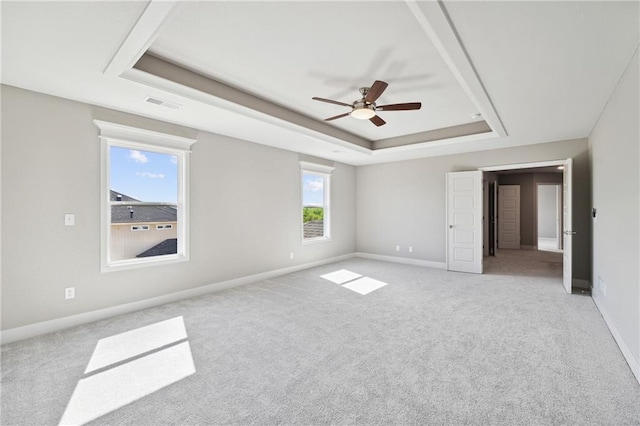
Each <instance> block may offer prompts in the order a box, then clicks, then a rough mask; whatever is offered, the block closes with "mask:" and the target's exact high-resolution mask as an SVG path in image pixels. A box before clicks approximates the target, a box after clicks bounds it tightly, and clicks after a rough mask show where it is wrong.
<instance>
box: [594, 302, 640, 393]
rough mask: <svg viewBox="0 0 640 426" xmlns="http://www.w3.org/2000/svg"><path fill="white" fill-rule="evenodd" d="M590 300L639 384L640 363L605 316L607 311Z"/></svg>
mask: <svg viewBox="0 0 640 426" xmlns="http://www.w3.org/2000/svg"><path fill="white" fill-rule="evenodd" d="M591 300H593V302H594V303H595V304H596V307H597V308H598V311H600V314H601V315H602V318H604V322H605V324H607V327H609V331H610V332H611V334H612V335H613V338H614V340H615V341H616V343H617V344H618V347H619V348H620V351H622V356H624V359H625V360H627V363H628V364H629V368H631V372H632V373H633V375H634V376H636V380H637V381H638V383H640V362H638V360H637V359H635V358H634V357H633V354H632V353H631V350H629V347H628V346H627V344H626V343H625V341H624V339H623V338H622V335H621V334H620V332H619V331H618V329H617V328H616V326H615V324H614V323H613V321H612V320H611V317H609V315H608V314H607V311H606V310H605V309H604V308H603V307H602V305H600V303H599V302H598V299H596V298H595V297H593V296H592V297H591Z"/></svg>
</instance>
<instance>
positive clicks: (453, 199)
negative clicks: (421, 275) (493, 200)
mask: <svg viewBox="0 0 640 426" xmlns="http://www.w3.org/2000/svg"><path fill="white" fill-rule="evenodd" d="M447 269H448V270H449V271H458V272H473V273H476V274H481V273H482V172H481V171H473V172H452V173H447Z"/></svg>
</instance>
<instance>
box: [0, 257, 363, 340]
mask: <svg viewBox="0 0 640 426" xmlns="http://www.w3.org/2000/svg"><path fill="white" fill-rule="evenodd" d="M353 257H355V253H349V254H345V255H342V256H336V257H331V258H328V259H323V260H318V261H315V262H309V263H304V264H300V265H295V266H289V267H286V268H282V269H276V270H273V271H267V272H261V273H259V274H255V275H249V276H246V277H240V278H234V279H232V280H228V281H220V282H217V283H213V284H208V285H204V286H202V287H196V288H191V289H189V290H183V291H178V292H176V293H171V294H164V295H162V296H157V297H152V298H150V299H144V300H139V301H136V302H131V303H125V304H123V305H118V306H112V307H109V308H104V309H99V310H97V311H91V312H85V313H82V314H77V315H70V316H67V317H63V318H57V319H53V320H49V321H43V322H38V323H35V324H29V325H25V326H22V327H16V328H11V329H8V330H4V331H2V332H0V343H1V344H4V343H10V342H15V341H18V340H23V339H28V338H30V337H35V336H40V335H42V334H47V333H52V332H55V331H59V330H63V329H65V328H69V327H75V326H77V325H82V324H87V323H90V322H94V321H99V320H103V319H106V318H110V317H114V316H116V315H121V314H126V313H130V312H136V311H140V310H143V309H148V308H152V307H154V306H160V305H164V304H166V303H171V302H177V301H179V300H183V299H188V298H190V297H195V296H202V295H203V294H207V293H213V292H215V291H220V290H226V289H229V288H233V287H238V286H241V285H245V284H251V283H254V282H258V281H263V280H267V279H270V278H274V277H278V276H280V275H285V274H289V273H292V272H297V271H301V270H303V269H309V268H313V267H316V266H320V265H325V264H327V263H333V262H338V261H341V260H347V259H351V258H353Z"/></svg>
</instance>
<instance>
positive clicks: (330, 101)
mask: <svg viewBox="0 0 640 426" xmlns="http://www.w3.org/2000/svg"><path fill="white" fill-rule="evenodd" d="M311 99H313V100H314V101H320V102H327V103H330V104H336V105H342V106H346V107H349V108H351V106H352V105H351V104H345V103H344V102H338V101H332V100H331V99H324V98H317V97H316V98H311Z"/></svg>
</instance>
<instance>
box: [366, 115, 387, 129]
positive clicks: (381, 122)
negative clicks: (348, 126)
mask: <svg viewBox="0 0 640 426" xmlns="http://www.w3.org/2000/svg"><path fill="white" fill-rule="evenodd" d="M369 121H370V122H372V123H373V124H375V125H376V126H378V127H380V126H384V125H385V124H387V122H386V121H384V120H383V119H382V118H380V116H378V115H374V116H373V117H371V118H370V119H369Z"/></svg>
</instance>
